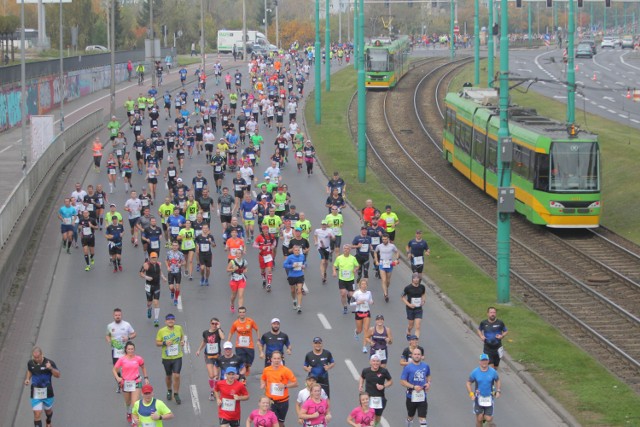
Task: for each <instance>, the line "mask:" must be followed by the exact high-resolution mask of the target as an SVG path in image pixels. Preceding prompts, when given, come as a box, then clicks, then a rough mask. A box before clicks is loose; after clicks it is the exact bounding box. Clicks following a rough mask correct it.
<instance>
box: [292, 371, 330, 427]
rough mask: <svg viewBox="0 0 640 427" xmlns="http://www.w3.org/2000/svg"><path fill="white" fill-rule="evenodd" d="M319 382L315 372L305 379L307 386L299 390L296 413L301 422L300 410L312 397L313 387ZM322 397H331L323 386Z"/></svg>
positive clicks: (321, 389)
mask: <svg viewBox="0 0 640 427" xmlns="http://www.w3.org/2000/svg"><path fill="white" fill-rule="evenodd" d="M317 384H318V379H317V378H316V377H315V376H314V375H313V374H308V375H307V379H306V381H305V387H304V388H303V389H302V390H300V391H299V392H298V397H297V399H296V414H298V422H299V423H300V421H301V419H300V411H301V409H302V404H303V403H304V402H306V401H307V400H308V399H309V398H310V397H311V388H312V387H313V386H314V385H317ZM320 397H322V398H323V399H328V398H329V397H328V396H327V393H325V391H324V389H323V388H322V387H320Z"/></svg>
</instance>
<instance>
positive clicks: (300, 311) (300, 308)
mask: <svg viewBox="0 0 640 427" xmlns="http://www.w3.org/2000/svg"><path fill="white" fill-rule="evenodd" d="M298 314H302V306H298Z"/></svg>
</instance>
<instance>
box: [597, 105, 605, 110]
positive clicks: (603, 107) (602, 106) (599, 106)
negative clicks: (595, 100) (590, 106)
mask: <svg viewBox="0 0 640 427" xmlns="http://www.w3.org/2000/svg"><path fill="white" fill-rule="evenodd" d="M598 108H602V109H603V110H606V109H607V107H605V106H604V105H598Z"/></svg>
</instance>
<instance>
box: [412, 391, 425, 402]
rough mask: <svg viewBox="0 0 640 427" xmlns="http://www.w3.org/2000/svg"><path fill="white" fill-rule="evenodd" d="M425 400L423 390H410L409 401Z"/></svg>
mask: <svg viewBox="0 0 640 427" xmlns="http://www.w3.org/2000/svg"><path fill="white" fill-rule="evenodd" d="M426 398H427V395H426V394H425V392H424V390H419V391H418V390H412V391H411V401H412V402H424V401H425V399H426Z"/></svg>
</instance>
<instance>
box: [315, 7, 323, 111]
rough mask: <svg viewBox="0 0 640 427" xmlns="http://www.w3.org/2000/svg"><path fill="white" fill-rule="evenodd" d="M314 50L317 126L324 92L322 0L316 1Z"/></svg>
mask: <svg viewBox="0 0 640 427" xmlns="http://www.w3.org/2000/svg"><path fill="white" fill-rule="evenodd" d="M314 48H315V50H314V55H313V60H314V61H315V62H314V65H315V68H314V70H315V71H314V75H313V78H314V80H315V81H314V83H315V101H316V124H320V123H321V122H322V101H321V95H322V94H321V93H320V92H321V90H322V80H321V79H322V77H321V76H320V70H321V68H320V0H316V43H315V46H314Z"/></svg>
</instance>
